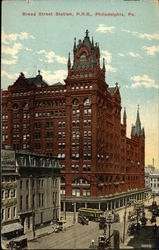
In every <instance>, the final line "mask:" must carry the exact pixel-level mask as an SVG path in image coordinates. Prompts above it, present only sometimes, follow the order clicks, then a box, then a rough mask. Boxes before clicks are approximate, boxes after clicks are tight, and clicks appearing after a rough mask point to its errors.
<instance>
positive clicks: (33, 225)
mask: <svg viewBox="0 0 159 250" xmlns="http://www.w3.org/2000/svg"><path fill="white" fill-rule="evenodd" d="M31 180H32V181H31V183H32V190H33V181H34V180H33V176H31ZM31 200H32V231H33V238H35V207H34V206H35V204H34V196H33V194H32V197H31Z"/></svg>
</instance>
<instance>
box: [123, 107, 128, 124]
mask: <svg viewBox="0 0 159 250" xmlns="http://www.w3.org/2000/svg"><path fill="white" fill-rule="evenodd" d="M126 119H127V115H126V108H125V107H124V114H123V124H124V125H126Z"/></svg>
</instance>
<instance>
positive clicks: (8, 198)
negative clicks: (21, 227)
mask: <svg viewBox="0 0 159 250" xmlns="http://www.w3.org/2000/svg"><path fill="white" fill-rule="evenodd" d="M1 167H2V179H1V180H2V183H1V202H2V203H1V221H2V224H3V225H5V224H8V223H14V222H17V221H18V214H17V180H18V179H19V174H18V173H17V171H16V165H15V152H14V151H10V150H2V152H1Z"/></svg>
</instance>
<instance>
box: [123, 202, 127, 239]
mask: <svg viewBox="0 0 159 250" xmlns="http://www.w3.org/2000/svg"><path fill="white" fill-rule="evenodd" d="M126 209H127V204H125V211H124V228H123V243H124V241H125V229H126Z"/></svg>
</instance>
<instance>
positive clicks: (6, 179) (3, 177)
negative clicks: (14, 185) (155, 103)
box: [2, 176, 16, 183]
mask: <svg viewBox="0 0 159 250" xmlns="http://www.w3.org/2000/svg"><path fill="white" fill-rule="evenodd" d="M12 181H14V182H15V181H16V177H15V176H12V177H7V176H2V183H5V182H12Z"/></svg>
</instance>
